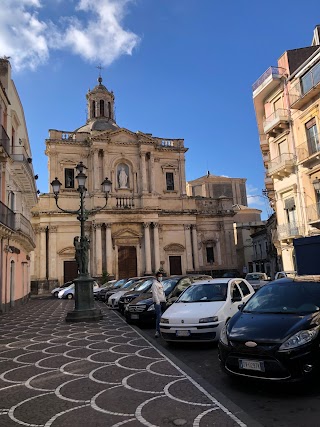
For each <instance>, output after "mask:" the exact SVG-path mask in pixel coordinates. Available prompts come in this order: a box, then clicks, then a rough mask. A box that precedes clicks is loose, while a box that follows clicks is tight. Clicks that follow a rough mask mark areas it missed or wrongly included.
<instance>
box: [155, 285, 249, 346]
mask: <svg viewBox="0 0 320 427" xmlns="http://www.w3.org/2000/svg"><path fill="white" fill-rule="evenodd" d="M253 294H254V289H253V288H252V286H251V285H250V283H248V282H247V281H246V280H245V279H241V278H231V279H230V278H220V279H211V280H206V281H201V282H198V283H195V284H193V285H191V286H189V287H188V288H187V289H186V290H185V291H184V292H183V293H182V294H181V295H180V297H179V298H178V299H177V300H176V301H175V302H174V303H173V304H172V305H171V306H170V307H169V308H168V309H167V310H166V311H165V312H164V314H163V315H162V317H161V320H160V332H161V336H162V338H163V339H164V340H165V341H168V342H170V341H186V342H192V341H217V340H218V339H219V335H220V331H221V329H222V328H223V326H224V325H225V323H226V322H227V321H228V320H229V319H230V318H231V317H232V316H233V315H234V314H235V313H236V312H237V311H238V306H239V303H240V302H246V301H247V300H248V299H249V298H250V297H251V296H252V295H253Z"/></svg>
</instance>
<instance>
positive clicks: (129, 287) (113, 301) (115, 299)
mask: <svg viewBox="0 0 320 427" xmlns="http://www.w3.org/2000/svg"><path fill="white" fill-rule="evenodd" d="M152 280H153V277H144V278H142V279H140V280H137V281H129V282H127V283H126V284H125V285H124V286H122V287H121V288H120V290H118V292H116V293H114V294H112V295H111V296H110V297H109V299H108V307H110V308H113V309H118V310H119V311H121V310H120V309H121V308H123V305H124V303H121V304H120V298H121V297H122V296H124V295H127V293H129V292H130V291H133V292H134V291H135V290H136V289H137V288H139V289H141V288H144V289H146V287H147V286H148V285H149V284H150V286H151V284H152ZM143 284H144V286H142V285H143ZM136 292H139V291H136Z"/></svg>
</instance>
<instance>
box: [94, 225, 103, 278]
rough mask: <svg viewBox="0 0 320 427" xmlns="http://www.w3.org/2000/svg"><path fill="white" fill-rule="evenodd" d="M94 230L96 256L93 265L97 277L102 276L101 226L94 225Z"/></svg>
mask: <svg viewBox="0 0 320 427" xmlns="http://www.w3.org/2000/svg"><path fill="white" fill-rule="evenodd" d="M95 230H96V242H95V249H96V254H95V255H96V256H95V261H94V263H95V265H96V274H97V276H102V244H101V224H95Z"/></svg>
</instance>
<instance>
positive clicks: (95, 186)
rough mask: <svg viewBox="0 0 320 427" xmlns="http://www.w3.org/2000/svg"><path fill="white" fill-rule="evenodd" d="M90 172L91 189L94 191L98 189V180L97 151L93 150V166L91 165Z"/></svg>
mask: <svg viewBox="0 0 320 427" xmlns="http://www.w3.org/2000/svg"><path fill="white" fill-rule="evenodd" d="M92 172H93V183H92V188H93V189H94V190H99V189H100V184H101V183H100V182H99V181H100V180H99V150H98V149H95V150H93V165H92Z"/></svg>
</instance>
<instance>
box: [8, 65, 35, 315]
mask: <svg viewBox="0 0 320 427" xmlns="http://www.w3.org/2000/svg"><path fill="white" fill-rule="evenodd" d="M36 203H37V189H36V184H35V175H34V171H33V166H32V155H31V148H30V143H29V139H28V132H27V126H26V122H25V117H24V111H23V107H22V104H21V101H20V98H19V95H18V92H17V89H16V87H15V84H14V82H13V80H12V79H11V66H10V62H9V61H8V59H3V58H2V59H0V313H1V312H4V311H7V310H9V309H10V307H13V306H14V305H15V304H18V303H22V302H24V301H25V300H26V299H27V298H28V295H29V293H30V262H31V254H32V251H33V250H34V248H35V234H34V230H33V228H32V225H31V222H30V219H31V214H30V210H31V208H32V207H33V206H35V204H36Z"/></svg>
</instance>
